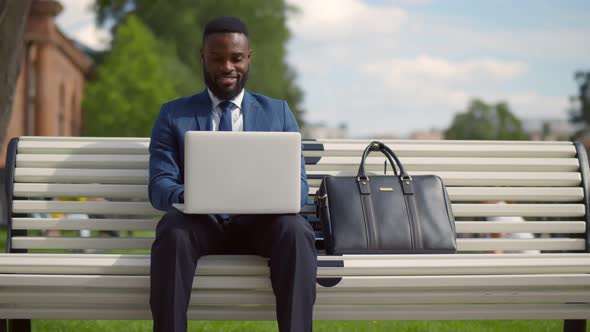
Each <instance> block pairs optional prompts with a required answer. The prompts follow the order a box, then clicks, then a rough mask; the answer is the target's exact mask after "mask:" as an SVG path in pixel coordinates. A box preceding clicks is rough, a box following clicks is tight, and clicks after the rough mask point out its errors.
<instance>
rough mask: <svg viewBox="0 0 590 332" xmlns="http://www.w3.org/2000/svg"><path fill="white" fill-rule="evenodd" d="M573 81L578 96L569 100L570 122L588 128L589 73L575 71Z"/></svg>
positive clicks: (589, 124) (589, 118)
mask: <svg viewBox="0 0 590 332" xmlns="http://www.w3.org/2000/svg"><path fill="white" fill-rule="evenodd" d="M574 79H575V80H576V83H577V84H578V95H577V96H572V97H571V98H570V101H571V102H572V109H570V120H571V122H573V123H582V124H584V126H586V127H588V126H590V71H587V72H583V71H577V72H576V73H575V74H574Z"/></svg>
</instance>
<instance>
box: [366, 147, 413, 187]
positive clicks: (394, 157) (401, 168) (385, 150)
mask: <svg viewBox="0 0 590 332" xmlns="http://www.w3.org/2000/svg"><path fill="white" fill-rule="evenodd" d="M373 151H379V152H381V153H383V154H384V155H385V156H386V157H387V159H388V160H389V163H390V164H391V168H393V173H394V174H395V175H396V176H399V177H400V178H401V179H409V178H410V176H409V175H408V172H406V169H405V168H404V165H402V163H401V161H400V160H399V158H398V157H397V155H396V154H395V153H394V152H393V150H391V149H390V148H389V147H388V146H387V145H385V144H383V143H381V142H379V141H373V142H371V143H370V144H369V145H368V146H367V147H366V148H365V151H364V152H363V157H362V159H361V165H360V166H359V171H358V175H357V176H358V178H359V179H368V177H367V173H366V172H365V160H366V159H367V157H368V156H369V154H370V153H371V152H373ZM396 166H397V169H399V171H400V174H399V175H398V172H397V169H396Z"/></svg>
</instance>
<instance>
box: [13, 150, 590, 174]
mask: <svg viewBox="0 0 590 332" xmlns="http://www.w3.org/2000/svg"><path fill="white" fill-rule="evenodd" d="M148 160H149V155H147V154H146V155H65V154H63V155H48V154H18V155H17V158H16V167H18V168H20V167H25V168H93V169H109V168H112V169H147V167H148ZM385 160H386V159H385V158H383V157H369V158H367V160H366V162H365V166H366V167H367V170H370V171H382V170H383V168H384V162H385ZM360 161H361V158H360V156H356V157H322V158H321V159H320V160H319V161H318V162H317V163H316V164H313V165H308V166H307V169H308V170H310V171H313V170H332V169H335V168H336V169H341V170H358V165H359V164H360ZM401 161H402V163H403V164H404V166H405V167H406V169H407V170H408V171H430V172H432V170H438V171H527V172H572V171H577V170H578V169H579V163H578V160H577V159H576V158H424V157H413V158H401ZM387 168H390V165H388V166H387Z"/></svg>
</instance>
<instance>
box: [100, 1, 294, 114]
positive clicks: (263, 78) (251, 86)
mask: <svg viewBox="0 0 590 332" xmlns="http://www.w3.org/2000/svg"><path fill="white" fill-rule="evenodd" d="M96 10H97V13H98V20H99V22H104V21H106V20H114V21H115V22H119V23H120V22H122V21H123V18H124V17H125V16H126V15H128V14H129V13H130V12H132V13H133V14H134V15H136V16H137V17H138V18H139V19H140V20H141V21H142V22H144V23H145V24H146V25H147V26H148V27H149V28H150V29H151V31H152V32H153V33H154V35H155V36H156V37H157V38H158V39H159V40H162V41H164V42H165V43H167V44H168V45H173V46H174V48H175V52H176V54H177V55H178V58H179V59H180V60H181V61H182V63H184V64H185V65H186V66H187V67H188V68H190V72H191V74H192V76H193V77H196V78H198V79H199V80H201V79H202V77H203V69H202V65H201V60H200V53H199V51H200V48H201V44H202V40H201V39H202V34H203V27H204V26H205V24H206V23H207V22H208V21H209V20H210V19H211V18H213V17H215V16H221V15H230V16H238V17H240V18H241V19H242V20H244V22H246V24H247V25H248V29H249V32H250V43H251V48H252V50H253V56H252V65H251V66H250V77H249V81H248V85H247V89H248V90H250V91H254V92H259V93H263V94H265V95H268V96H270V97H273V98H279V99H285V100H287V102H288V103H289V106H290V107H291V109H292V110H293V112H294V114H295V117H296V118H297V120H298V122H299V123H300V124H302V114H303V109H302V107H301V102H302V100H303V92H302V90H301V89H300V88H299V87H298V86H297V85H296V84H295V78H296V75H295V72H294V71H293V70H292V69H291V68H290V67H289V65H288V64H287V63H286V43H287V41H288V39H289V31H288V29H287V25H286V18H287V14H288V13H289V12H291V11H293V10H294V9H293V8H291V7H290V6H288V5H287V4H286V3H285V0H266V1H257V0H224V1H217V0H200V1H190V0H168V1H152V0H108V1H107V0H97V5H96ZM119 23H117V24H116V25H115V30H117V29H118V24H119ZM194 92H197V91H196V89H194V87H193V93H194Z"/></svg>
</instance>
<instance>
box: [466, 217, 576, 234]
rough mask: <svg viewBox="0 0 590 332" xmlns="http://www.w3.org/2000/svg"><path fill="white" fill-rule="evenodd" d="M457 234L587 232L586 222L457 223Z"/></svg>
mask: <svg viewBox="0 0 590 332" xmlns="http://www.w3.org/2000/svg"><path fill="white" fill-rule="evenodd" d="M455 228H456V231H457V233H459V234H461V233H544V234H551V233H557V234H564V233H571V234H575V233H578V234H582V233H585V232H586V222H585V221H562V220H546V221H525V222H518V221H516V222H511V221H455Z"/></svg>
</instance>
